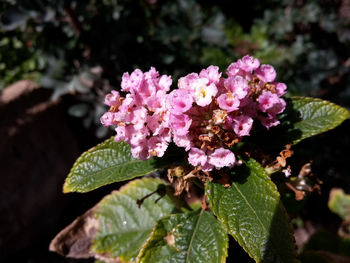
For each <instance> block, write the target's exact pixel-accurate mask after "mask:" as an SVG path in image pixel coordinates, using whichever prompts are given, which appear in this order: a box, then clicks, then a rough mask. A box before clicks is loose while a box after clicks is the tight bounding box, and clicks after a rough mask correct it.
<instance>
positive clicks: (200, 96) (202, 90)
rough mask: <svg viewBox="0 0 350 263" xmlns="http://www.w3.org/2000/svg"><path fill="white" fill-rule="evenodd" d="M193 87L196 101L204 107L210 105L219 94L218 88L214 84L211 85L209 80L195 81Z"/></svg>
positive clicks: (200, 79)
mask: <svg viewBox="0 0 350 263" xmlns="http://www.w3.org/2000/svg"><path fill="white" fill-rule="evenodd" d="M192 87H193V89H194V91H195V93H194V101H195V102H196V103H197V105H199V106H202V107H204V106H207V105H209V104H210V103H211V102H212V100H213V97H214V96H215V95H216V94H217V92H218V89H217V87H216V86H215V85H214V84H213V83H211V84H209V80H208V79H205V78H199V79H197V80H196V81H194V82H193V83H192Z"/></svg>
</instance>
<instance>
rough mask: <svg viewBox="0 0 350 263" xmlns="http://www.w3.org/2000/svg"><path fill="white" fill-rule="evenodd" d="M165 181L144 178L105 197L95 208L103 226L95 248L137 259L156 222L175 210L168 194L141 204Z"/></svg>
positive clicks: (103, 251)
mask: <svg viewBox="0 0 350 263" xmlns="http://www.w3.org/2000/svg"><path fill="white" fill-rule="evenodd" d="M161 184H164V181H162V180H160V179H155V178H143V179H140V180H135V181H132V182H131V183H129V184H127V186H125V187H123V188H122V189H121V190H120V191H119V192H115V193H112V194H111V195H109V196H107V197H106V198H104V199H103V200H102V201H101V202H100V203H99V205H98V206H97V207H96V210H95V215H96V218H97V219H98V221H99V228H98V231H97V234H96V236H95V238H94V240H93V245H92V247H91V250H92V251H93V252H94V253H97V254H103V255H105V254H108V255H109V256H110V257H111V258H115V257H119V258H121V259H122V260H124V261H134V260H135V259H136V256H137V255H138V253H139V251H140V249H141V247H142V245H143V244H144V243H145V242H146V240H147V238H148V237H149V235H150V234H151V232H152V230H153V227H154V226H155V224H156V222H157V221H158V220H159V219H160V218H161V217H163V216H166V215H169V214H170V213H171V212H172V211H173V209H174V205H173V203H172V202H171V201H170V199H169V198H168V196H165V197H163V198H162V199H160V200H159V201H158V202H157V203H155V200H156V199H158V198H159V195H157V194H154V195H152V196H150V197H149V198H147V199H146V200H145V201H144V202H143V203H142V205H141V207H140V208H139V207H138V205H137V200H138V199H141V198H142V197H144V196H146V195H148V194H150V193H152V192H154V191H156V190H157V187H158V186H159V185H161Z"/></svg>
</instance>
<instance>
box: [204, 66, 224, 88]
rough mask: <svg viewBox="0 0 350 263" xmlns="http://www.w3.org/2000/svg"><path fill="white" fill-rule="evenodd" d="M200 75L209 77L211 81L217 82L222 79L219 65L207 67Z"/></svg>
mask: <svg viewBox="0 0 350 263" xmlns="http://www.w3.org/2000/svg"><path fill="white" fill-rule="evenodd" d="M199 77H200V78H206V79H208V80H209V83H214V84H217V83H219V81H220V77H221V73H219V67H217V66H209V67H208V68H207V69H202V71H201V72H200V73H199Z"/></svg>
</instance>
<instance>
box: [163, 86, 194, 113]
mask: <svg viewBox="0 0 350 263" xmlns="http://www.w3.org/2000/svg"><path fill="white" fill-rule="evenodd" d="M192 103H193V98H192V96H191V94H190V93H189V91H187V90H184V89H176V90H173V91H172V92H171V93H170V94H169V95H168V97H167V105H168V108H169V109H170V110H171V113H173V114H181V113H183V112H186V111H188V110H189V109H190V108H191V107H192Z"/></svg>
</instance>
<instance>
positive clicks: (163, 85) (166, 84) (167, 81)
mask: <svg viewBox="0 0 350 263" xmlns="http://www.w3.org/2000/svg"><path fill="white" fill-rule="evenodd" d="M172 82H173V81H172V79H171V77H170V76H166V75H162V76H161V77H160V79H159V82H158V86H159V88H160V89H161V90H164V91H169V90H170V86H171V83H172Z"/></svg>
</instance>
